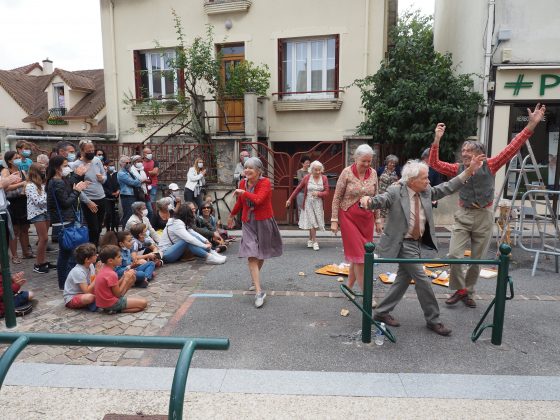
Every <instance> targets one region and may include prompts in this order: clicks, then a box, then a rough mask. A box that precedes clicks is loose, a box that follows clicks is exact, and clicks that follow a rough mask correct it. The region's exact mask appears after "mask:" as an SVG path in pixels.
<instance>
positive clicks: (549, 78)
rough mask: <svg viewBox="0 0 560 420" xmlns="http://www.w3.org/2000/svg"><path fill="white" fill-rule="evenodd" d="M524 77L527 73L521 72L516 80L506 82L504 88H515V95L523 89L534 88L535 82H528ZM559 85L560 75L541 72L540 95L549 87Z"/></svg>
mask: <svg viewBox="0 0 560 420" xmlns="http://www.w3.org/2000/svg"><path fill="white" fill-rule="evenodd" d="M524 78H525V75H524V74H520V75H518V76H517V80H516V81H515V82H505V83H504V89H513V96H517V95H519V92H520V90H521V89H530V88H532V87H533V82H526V81H524V80H523V79H524ZM558 85H560V75H557V74H541V77H540V87H539V94H540V96H544V95H545V93H546V90H547V89H552V88H554V87H556V86H558Z"/></svg>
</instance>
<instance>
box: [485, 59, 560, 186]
mask: <svg viewBox="0 0 560 420" xmlns="http://www.w3.org/2000/svg"><path fill="white" fill-rule="evenodd" d="M494 100H495V101H494V108H493V113H492V127H491V134H492V136H491V139H492V140H491V152H490V155H491V156H496V155H497V154H498V153H499V152H500V151H501V150H502V149H503V148H504V147H505V146H506V144H507V143H509V142H510V141H511V139H513V137H515V135H516V134H517V133H519V132H520V131H521V130H522V129H523V128H524V127H525V125H526V124H527V120H528V117H527V108H531V109H533V108H534V106H535V105H536V104H537V103H541V104H545V105H546V115H545V119H544V121H542V122H541V123H540V124H539V125H538V126H537V129H536V130H535V133H534V135H533V136H532V137H531V139H530V140H529V142H530V144H531V147H532V149H533V152H534V154H535V159H536V164H537V166H538V168H539V171H540V173H541V176H542V178H543V182H544V184H545V187H546V188H547V189H549V190H558V189H559V187H558V177H559V169H558V164H557V162H558V155H559V144H558V137H559V132H560V65H558V66H536V65H533V66H500V67H497V69H496V82H495V98H494ZM522 154H523V156H525V155H526V154H527V150H526V148H525V147H524V148H522ZM518 165H519V163H518ZM506 169H507V167H506ZM506 169H503V170H501V171H500V172H499V173H498V174H497V175H496V189H499V188H500V187H501V186H502V184H503V182H504V176H505V171H506ZM529 181H530V182H536V181H537V178H536V175H535V174H534V173H533V174H529ZM514 184H515V178H514V177H512V179H510V180H508V190H507V193H506V194H507V195H510V194H511V193H512V186H513V185H514ZM522 191H524V188H523V189H522V190H521V192H522Z"/></svg>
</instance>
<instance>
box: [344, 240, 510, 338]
mask: <svg viewBox="0 0 560 420" xmlns="http://www.w3.org/2000/svg"><path fill="white" fill-rule="evenodd" d="M365 250H366V253H365V259H364V293H363V295H361V294H357V293H354V292H353V291H352V290H351V289H349V288H348V287H347V286H346V285H344V284H342V285H340V289H341V290H342V293H344V294H345V295H346V297H347V298H348V299H350V301H351V302H352V303H354V305H356V306H357V307H358V309H360V310H361V311H362V342H364V343H371V327H372V324H373V325H375V326H376V327H377V328H379V329H380V330H381V332H382V333H383V334H384V335H385V336H386V337H387V338H388V339H389V340H390V341H391V342H393V343H395V342H396V338H395V337H394V336H393V334H392V333H391V331H390V330H389V329H388V328H386V327H385V328H382V326H381V325H380V323H379V322H377V321H375V320H374V319H373V317H372V315H371V314H372V310H371V301H372V293H373V267H374V264H385V263H398V264H425V263H440V264H487V265H497V266H498V279H497V281H496V296H495V297H494V299H493V300H492V302H491V303H490V305H489V306H488V308H487V309H486V311H485V312H484V315H483V316H482V318H481V320H480V321H479V323H478V324H477V326H476V327H475V329H474V331H473V332H472V335H471V340H472V341H473V342H474V341H476V340H477V339H478V338H479V337H480V335H481V334H482V332H483V331H484V330H485V329H486V328H492V340H491V342H492V344H494V345H496V346H499V345H501V344H502V334H503V330H504V314H505V307H506V304H505V302H506V300H510V299H513V282H512V280H511V278H510V277H509V261H510V254H511V247H510V246H509V245H507V244H501V245H500V256H499V258H498V259H497V260H473V259H466V258H463V259H449V258H448V259H430V258H418V259H407V258H377V259H375V257H374V250H375V244H373V243H371V242H368V243H367V244H365ZM508 285H509V288H510V296H509V297H508V296H506V292H507V286H508ZM356 297H363V306H360V305H359V304H358V303H357V302H356V300H355V299H356ZM493 306H495V308H494V319H493V322H492V323H491V324H485V325H483V322H484V319H485V318H486V316H487V315H488V313H489V312H490V309H492V307H493Z"/></svg>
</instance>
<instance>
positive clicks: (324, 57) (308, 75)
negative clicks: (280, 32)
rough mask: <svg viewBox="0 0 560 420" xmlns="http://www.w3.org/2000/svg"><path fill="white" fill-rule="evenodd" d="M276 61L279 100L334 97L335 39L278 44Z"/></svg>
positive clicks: (336, 45) (335, 70) (335, 88)
mask: <svg viewBox="0 0 560 420" xmlns="http://www.w3.org/2000/svg"><path fill="white" fill-rule="evenodd" d="M279 58H280V59H281V60H282V67H281V72H280V75H279V78H280V83H279V84H280V91H281V93H280V98H282V99H321V98H334V97H337V96H338V94H337V89H338V36H336V35H333V36H328V37H324V38H323V37H322V38H306V39H302V38H298V39H283V40H280V41H279ZM290 92H293V93H290Z"/></svg>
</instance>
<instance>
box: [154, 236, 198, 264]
mask: <svg viewBox="0 0 560 420" xmlns="http://www.w3.org/2000/svg"><path fill="white" fill-rule="evenodd" d="M187 249H188V250H189V251H191V253H192V254H193V255H194V256H195V257H200V258H206V257H207V256H208V251H206V249H204V248H201V247H199V246H196V245H193V244H189V243H188V242H185V241H183V240H182V239H181V240H180V241H178V242H176V243H175V244H173V245H171V246H170V247H169V248H167V249H166V250H165V252H164V253H163V255H162V257H161V259H162V260H163V262H164V263H166V264H167V263H172V262H175V261H179V260H180V259H181V257H182V256H183V254H184V253H185V251H186V250H187Z"/></svg>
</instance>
